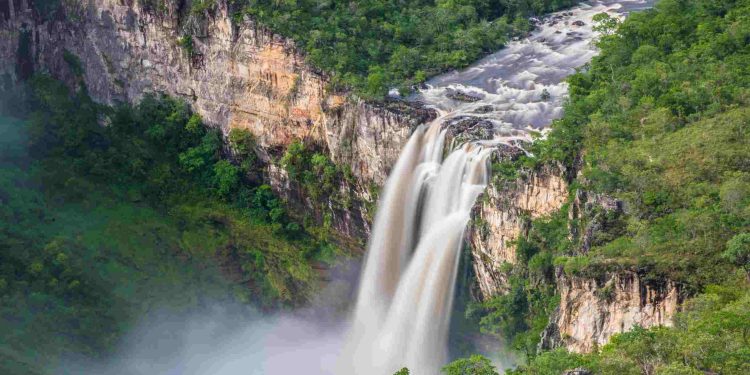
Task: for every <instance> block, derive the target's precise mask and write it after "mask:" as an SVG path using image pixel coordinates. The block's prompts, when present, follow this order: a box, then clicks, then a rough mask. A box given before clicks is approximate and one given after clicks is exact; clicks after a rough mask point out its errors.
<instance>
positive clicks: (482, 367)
mask: <svg viewBox="0 0 750 375" xmlns="http://www.w3.org/2000/svg"><path fill="white" fill-rule="evenodd" d="M443 373H444V374H446V375H497V370H495V366H493V365H492V362H490V360H489V359H487V358H486V357H483V356H481V355H478V354H475V355H472V356H471V357H469V358H460V359H457V360H455V361H453V362H451V363H449V364H447V365H445V366H444V367H443Z"/></svg>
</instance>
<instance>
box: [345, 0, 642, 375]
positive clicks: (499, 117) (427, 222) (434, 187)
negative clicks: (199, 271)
mask: <svg viewBox="0 0 750 375" xmlns="http://www.w3.org/2000/svg"><path fill="white" fill-rule="evenodd" d="M652 2H653V1H652V0H621V1H617V2H612V1H598V2H594V3H592V4H584V5H582V6H581V7H578V8H575V9H573V10H571V11H566V12H560V13H556V14H554V15H552V16H551V17H549V18H548V19H546V20H543V21H541V26H542V27H541V28H540V29H539V30H538V31H537V32H535V33H534V34H533V35H531V36H530V37H529V38H527V39H524V40H522V41H518V42H513V43H511V44H510V45H509V46H508V47H507V48H505V49H503V50H501V51H500V52H498V53H496V54H493V55H491V56H488V57H487V58H485V59H483V60H482V61H480V62H479V63H477V64H476V65H474V66H473V67H471V68H469V69H467V70H465V71H462V72H455V73H451V74H446V75H443V76H439V77H436V78H434V79H432V80H430V81H429V82H428V88H427V89H425V90H422V91H421V92H420V93H419V94H418V95H417V96H416V99H418V100H421V101H423V102H425V103H426V104H428V105H430V106H432V107H434V108H436V109H437V110H438V111H440V112H442V113H443V114H444V115H443V116H441V117H440V118H438V119H437V120H435V121H434V122H433V123H432V124H428V125H423V126H420V127H419V128H417V129H416V130H415V131H414V133H413V134H412V136H411V138H410V139H409V141H408V142H407V144H406V146H405V147H404V149H403V150H402V153H401V156H400V157H399V160H398V161H397V162H396V165H395V166H394V168H393V170H392V172H391V174H390V176H389V178H388V180H387V182H386V185H385V188H384V190H383V194H382V195H381V199H380V202H379V206H378V212H377V214H376V217H375V222H374V226H373V230H372V236H371V238H370V241H369V244H368V252H367V256H366V260H365V264H364V269H363V272H362V276H361V280H360V287H359V293H358V298H357V302H356V305H355V310H354V314H353V318H352V323H351V328H350V330H349V334H348V339H347V344H346V347H345V349H344V353H343V355H342V356H341V358H342V359H341V361H340V366H339V368H338V372H339V373H340V374H358V375H359V374H363V375H367V374H373V375H383V374H386V375H387V374H392V373H394V372H395V371H397V370H399V369H400V368H402V367H408V368H409V369H410V371H411V372H412V373H413V374H418V375H424V374H428V375H429V374H437V373H439V369H440V367H441V366H442V365H443V364H444V363H445V362H446V360H447V335H448V326H449V321H450V312H451V308H452V303H453V295H454V285H455V279H456V273H457V268H458V263H459V257H460V253H461V252H460V249H461V246H462V242H463V236H464V231H465V228H466V225H467V223H468V222H469V220H470V213H471V209H472V206H473V205H474V203H475V201H476V199H477V197H478V196H479V195H480V194H481V193H482V191H483V190H484V188H485V187H486V185H487V183H488V178H489V176H488V157H489V155H490V154H491V153H492V151H493V150H494V149H495V147H496V146H498V145H501V144H505V145H511V146H517V145H518V144H517V141H519V140H530V133H529V131H528V130H527V128H528V127H532V128H537V129H538V128H542V127H545V126H547V125H549V123H550V122H551V121H552V120H553V119H555V118H557V117H559V116H560V114H561V113H562V103H563V101H564V97H565V94H566V93H567V86H566V84H565V83H564V78H565V77H566V76H568V75H569V74H571V73H573V72H574V71H575V68H576V67H578V66H580V65H582V64H584V63H585V62H587V61H589V59H590V58H591V57H592V56H593V55H594V54H595V50H594V48H592V46H591V44H590V41H591V40H592V39H593V38H594V37H595V33H594V32H593V30H592V27H591V23H592V17H593V16H594V15H595V14H597V13H600V12H608V13H610V14H613V15H622V14H623V13H624V12H627V11H629V10H635V9H640V8H645V7H648V6H650V4H651V3H652ZM456 92H460V93H461V94H462V95H463V96H464V97H466V96H468V97H470V99H471V100H463V101H462V100H459V99H456V98H457V96H456V95H454V93H456ZM467 117H469V118H472V119H473V120H472V121H474V124H476V123H477V121H484V122H485V123H489V124H491V126H490V128H491V133H492V134H491V136H490V138H489V139H484V140H483V141H474V142H468V143H465V144H463V145H460V146H459V147H456V148H455V149H453V150H448V151H449V152H448V155H447V156H446V157H445V158H444V157H443V156H444V154H445V153H446V150H445V143H446V142H445V141H446V136H447V132H448V128H449V127H450V126H452V125H453V124H455V123H457V121H459V120H461V119H465V118H467Z"/></svg>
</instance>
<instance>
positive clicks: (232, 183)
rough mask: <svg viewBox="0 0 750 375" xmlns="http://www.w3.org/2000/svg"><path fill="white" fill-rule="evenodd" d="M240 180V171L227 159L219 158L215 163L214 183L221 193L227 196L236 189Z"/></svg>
mask: <svg viewBox="0 0 750 375" xmlns="http://www.w3.org/2000/svg"><path fill="white" fill-rule="evenodd" d="M239 182H240V171H239V169H238V168H237V167H235V166H234V165H232V164H231V163H230V162H228V161H226V160H219V161H217V162H216V164H214V185H215V186H216V189H217V190H218V192H219V195H221V196H222V197H226V196H227V195H229V193H231V192H232V191H234V189H235V188H236V187H237V184H239Z"/></svg>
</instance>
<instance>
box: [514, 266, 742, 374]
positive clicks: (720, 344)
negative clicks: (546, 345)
mask: <svg viewBox="0 0 750 375" xmlns="http://www.w3.org/2000/svg"><path fill="white" fill-rule="evenodd" d="M749 322H750V292H748V284H747V279H746V274H745V273H744V272H743V273H740V274H737V275H735V276H734V277H733V278H732V280H731V281H729V282H726V283H725V284H723V285H721V286H718V285H714V286H709V287H707V288H706V290H705V293H703V294H701V295H700V296H698V297H696V298H694V299H692V300H691V301H690V302H688V303H687V304H686V308H685V311H683V312H681V313H679V314H678V316H677V317H676V319H675V326H674V328H666V327H657V328H652V329H648V330H647V329H643V328H640V327H636V328H635V329H633V330H632V331H630V332H626V333H622V334H619V335H615V336H614V337H613V338H612V339H611V340H610V342H609V343H608V344H607V345H605V346H604V347H602V348H601V350H600V351H598V352H596V353H593V354H586V355H579V354H572V353H567V352H565V351H564V350H555V351H551V352H546V353H543V354H541V355H539V356H536V357H534V358H533V360H532V361H530V363H529V364H528V365H525V366H521V367H520V368H519V369H517V370H515V371H511V372H509V373H510V374H519V375H520V374H540V375H541V374H544V375H546V374H550V375H552V374H560V373H562V371H565V370H569V369H572V368H576V367H584V368H586V369H588V370H590V371H592V372H593V373H595V374H605V375H606V374H627V375H630V374H633V375H639V374H660V375H662V374H663V375H672V374H680V375H691V374H695V375H698V374H704V373H718V374H727V375H735V374H736V375H740V374H747V373H748V372H749V371H750V323H749Z"/></svg>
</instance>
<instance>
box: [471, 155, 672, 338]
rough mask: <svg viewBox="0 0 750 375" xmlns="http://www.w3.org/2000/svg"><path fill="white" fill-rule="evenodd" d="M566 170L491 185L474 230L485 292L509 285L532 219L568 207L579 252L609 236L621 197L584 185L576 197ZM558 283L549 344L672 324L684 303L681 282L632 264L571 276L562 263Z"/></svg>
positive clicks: (477, 210)
mask: <svg viewBox="0 0 750 375" xmlns="http://www.w3.org/2000/svg"><path fill="white" fill-rule="evenodd" d="M564 176H565V171H563V170H562V169H560V168H554V167H550V166H546V167H542V168H541V169H538V170H534V171H522V172H521V177H519V178H518V179H516V180H501V179H497V178H496V179H495V181H494V182H493V183H492V184H491V185H490V186H489V187H488V188H487V190H486V192H485V196H484V199H483V200H482V201H481V202H479V203H478V204H477V207H475V212H474V224H473V226H472V228H471V229H470V232H469V241H470V244H471V250H472V254H473V256H474V273H475V275H476V279H477V283H478V286H479V291H480V293H481V298H484V299H487V298H491V297H492V296H495V295H498V294H504V293H507V292H508V288H509V287H510V285H509V282H508V271H507V269H508V268H506V267H503V265H504V264H505V263H510V264H514V263H515V262H516V247H515V244H514V241H516V240H518V239H519V238H520V237H522V236H525V235H526V234H527V231H528V228H529V225H530V222H531V220H533V219H537V218H543V217H545V216H549V215H550V214H552V213H554V212H556V211H558V210H560V209H565V208H566V207H567V210H568V211H567V213H568V217H569V219H571V222H572V221H573V220H575V221H576V222H578V223H579V225H578V226H572V227H570V228H569V229H570V234H569V236H570V238H571V239H572V240H575V241H576V243H577V244H578V246H577V248H576V253H578V254H585V253H586V252H588V250H589V249H590V248H591V246H595V245H597V244H598V242H599V241H605V240H606V238H607V236H606V233H605V232H606V231H607V230H608V227H609V226H612V221H613V220H615V219H616V218H617V217H618V213H619V212H620V211H621V210H622V203H621V202H619V201H617V200H615V199H613V198H611V197H607V196H600V195H597V194H587V193H586V192H585V191H583V190H580V189H579V190H577V191H576V194H575V195H574V196H573V197H572V198H573V199H570V200H569V196H570V195H569V190H568V188H569V184H568V182H567V180H566V178H565V177H564ZM568 202H570V204H569V205H568V206H565V204H566V203H568ZM613 218H615V219H613ZM555 284H556V289H557V292H558V294H559V295H560V305H559V307H558V309H557V310H556V311H555V313H554V314H553V315H552V316H551V317H550V323H549V325H548V327H547V328H546V329H545V330H544V332H543V333H542V341H541V343H540V347H541V348H543V349H552V348H557V347H565V348H567V349H568V350H571V351H575V352H589V351H591V350H595V349H596V348H597V347H600V346H602V345H604V344H606V343H607V341H608V340H609V338H610V337H612V335H614V334H616V333H620V332H625V331H628V330H631V329H632V328H633V327H635V326H641V327H652V326H657V325H666V326H669V325H671V324H672V318H673V316H674V314H675V313H676V312H677V311H678V309H679V306H680V304H681V302H682V301H681V298H682V297H681V294H680V293H679V289H678V287H677V285H676V284H675V283H673V282H671V281H669V280H664V281H661V282H647V281H645V280H644V279H642V277H641V276H639V275H638V274H637V273H635V272H629V271H623V272H619V273H608V274H605V275H602V276H599V277H569V276H566V275H565V274H564V273H563V272H562V270H561V269H558V270H557V276H556V281H555Z"/></svg>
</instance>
